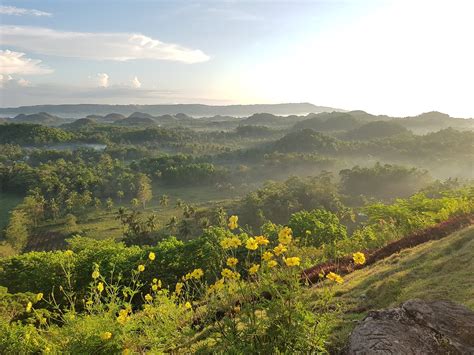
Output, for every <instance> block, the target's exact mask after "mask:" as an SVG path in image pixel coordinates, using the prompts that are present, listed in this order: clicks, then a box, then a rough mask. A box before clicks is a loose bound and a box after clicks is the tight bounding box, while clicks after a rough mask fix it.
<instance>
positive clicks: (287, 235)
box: [278, 227, 293, 245]
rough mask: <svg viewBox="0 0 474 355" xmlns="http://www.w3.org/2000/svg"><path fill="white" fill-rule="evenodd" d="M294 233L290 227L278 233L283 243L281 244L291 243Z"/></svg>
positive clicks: (279, 239)
mask: <svg viewBox="0 0 474 355" xmlns="http://www.w3.org/2000/svg"><path fill="white" fill-rule="evenodd" d="M292 233H293V231H292V230H291V228H289V227H284V228H283V229H282V230H281V231H280V233H278V241H279V242H280V243H281V244H285V245H287V244H290V243H291V239H292Z"/></svg>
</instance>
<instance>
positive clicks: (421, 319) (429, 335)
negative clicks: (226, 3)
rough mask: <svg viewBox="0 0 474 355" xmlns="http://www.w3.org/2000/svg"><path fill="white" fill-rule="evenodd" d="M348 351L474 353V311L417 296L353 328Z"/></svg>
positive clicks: (370, 316) (376, 352) (351, 352)
mask: <svg viewBox="0 0 474 355" xmlns="http://www.w3.org/2000/svg"><path fill="white" fill-rule="evenodd" d="M346 353H347V354H357V355H362V354H443V355H444V354H474V312H472V311H470V310H469V309H467V308H465V307H463V306H461V305H458V304H455V303H453V302H449V301H422V300H418V299H414V300H410V301H407V302H405V303H403V304H402V305H401V306H400V307H398V308H391V309H386V310H381V311H373V312H370V313H369V314H368V315H367V317H365V319H364V320H363V321H361V322H360V323H359V325H357V326H356V328H355V329H354V330H353V332H352V334H351V336H350V339H349V344H348V346H347V348H346Z"/></svg>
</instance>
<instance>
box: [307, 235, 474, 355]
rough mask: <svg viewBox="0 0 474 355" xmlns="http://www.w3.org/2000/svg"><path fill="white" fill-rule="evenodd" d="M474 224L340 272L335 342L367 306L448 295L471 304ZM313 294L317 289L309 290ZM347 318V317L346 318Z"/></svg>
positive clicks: (339, 341) (473, 301)
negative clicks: (365, 265)
mask: <svg viewBox="0 0 474 355" xmlns="http://www.w3.org/2000/svg"><path fill="white" fill-rule="evenodd" d="M472 275H474V227H473V226H471V227H468V228H466V229H463V230H461V231H459V232H455V233H453V234H451V235H450V236H448V237H445V238H443V239H441V240H437V241H432V242H427V243H424V244H421V245H419V246H416V247H414V248H410V249H405V250H403V251H401V252H400V253H397V254H394V255H392V256H390V257H388V258H386V259H384V260H381V261H379V262H377V263H375V264H373V265H371V266H368V267H366V268H363V269H361V270H357V271H355V272H353V273H351V274H348V275H346V276H345V277H344V280H345V282H344V284H342V285H339V286H334V292H335V294H336V296H337V298H338V300H339V301H340V303H341V305H342V309H343V317H342V318H341V321H340V324H341V326H340V328H339V329H338V332H337V333H336V334H335V337H336V338H338V339H337V342H336V344H337V345H336V348H340V347H342V345H343V344H345V341H346V339H347V336H348V334H349V333H350V331H351V330H352V328H353V327H354V326H355V322H353V321H354V320H359V319H362V318H363V317H364V316H365V315H366V314H367V312H368V311H370V310H375V309H381V308H387V307H393V306H397V305H399V304H400V303H402V302H404V301H407V300H409V299H413V298H420V299H424V300H451V301H454V302H457V303H461V304H464V305H466V306H467V307H469V308H470V309H473V310H474V298H473V294H474V282H472V281H473V276H472ZM312 292H314V294H315V295H317V294H318V289H317V288H314V289H313V290H312ZM351 320H352V321H351Z"/></svg>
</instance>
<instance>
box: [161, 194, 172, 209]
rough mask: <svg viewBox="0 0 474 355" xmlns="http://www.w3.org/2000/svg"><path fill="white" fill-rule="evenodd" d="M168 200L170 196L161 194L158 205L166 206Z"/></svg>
mask: <svg viewBox="0 0 474 355" xmlns="http://www.w3.org/2000/svg"><path fill="white" fill-rule="evenodd" d="M169 202H170V198H169V197H168V195H161V198H160V206H163V207H166V206H168V203H169Z"/></svg>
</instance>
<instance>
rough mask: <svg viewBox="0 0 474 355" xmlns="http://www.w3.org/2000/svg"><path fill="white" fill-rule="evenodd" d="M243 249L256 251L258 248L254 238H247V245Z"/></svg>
mask: <svg viewBox="0 0 474 355" xmlns="http://www.w3.org/2000/svg"><path fill="white" fill-rule="evenodd" d="M245 247H246V248H247V249H248V250H256V249H257V248H258V243H257V241H256V240H255V239H254V238H249V239H247V243H246V244H245Z"/></svg>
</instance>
